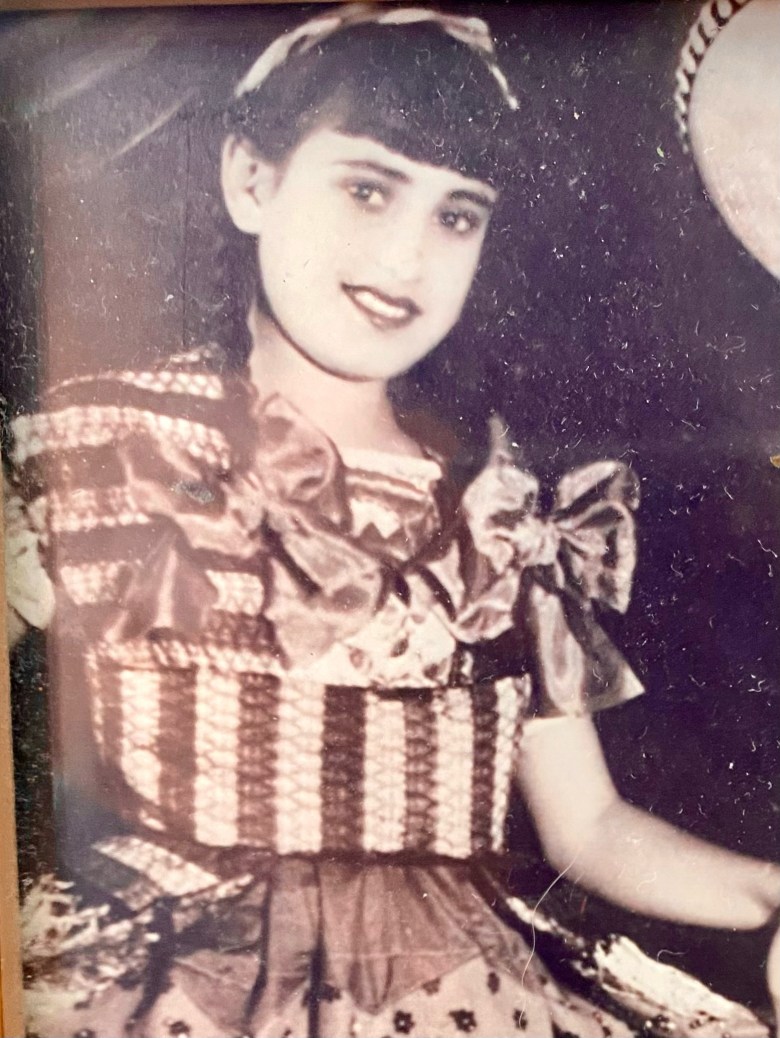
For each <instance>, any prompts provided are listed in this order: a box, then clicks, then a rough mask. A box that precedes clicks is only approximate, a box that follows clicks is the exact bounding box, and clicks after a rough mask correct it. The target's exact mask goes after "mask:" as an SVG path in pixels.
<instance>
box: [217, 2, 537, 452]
mask: <svg viewBox="0 0 780 1038" xmlns="http://www.w3.org/2000/svg"><path fill="white" fill-rule="evenodd" d="M514 118H515V113H514V112H513V111H512V110H511V109H510V107H509V105H508V103H507V99H506V96H505V94H504V93H503V92H502V89H501V87H500V85H499V83H498V81H497V79H496V77H495V76H494V74H493V72H492V71H491V69H490V68H489V67H488V64H487V62H486V61H485V60H484V59H483V58H482V57H481V56H480V54H479V53H478V52H476V51H475V49H474V48H473V47H472V46H470V45H468V44H467V43H465V42H462V41H460V40H458V39H455V38H454V37H452V36H450V35H449V34H448V33H447V32H445V31H444V29H443V28H442V26H441V25H439V24H437V23H436V22H430V21H428V22H425V21H423V22H417V23H412V24H404V25H378V24H376V23H362V24H359V25H354V26H350V27H347V28H344V29H342V30H339V31H337V32H335V33H334V34H332V35H331V36H328V37H325V38H324V39H323V40H321V41H319V42H318V43H317V44H315V45H313V46H311V47H309V49H308V50H305V51H303V52H299V53H296V52H295V51H293V53H291V54H290V56H289V57H288V58H287V59H286V60H285V61H284V62H283V63H282V64H280V65H279V66H277V67H276V68H275V69H273V71H272V72H271V73H270V74H269V75H268V76H267V77H266V78H265V79H264V80H263V81H262V83H261V84H260V85H259V86H258V87H257V88H256V89H254V90H251V91H249V92H247V93H246V94H243V95H242V96H240V97H239V98H237V99H236V100H235V101H234V102H233V103H232V104H231V105H230V106H229V108H228V110H227V112H226V113H225V118H224V130H225V132H226V133H230V134H235V135H236V136H239V137H243V138H245V139H247V140H248V141H250V142H251V143H252V144H253V146H254V147H255V148H256V149H257V150H258V152H259V153H260V154H261V155H262V156H263V157H264V158H265V159H267V160H268V161H270V162H273V163H275V164H280V163H283V162H284V161H285V159H286V158H287V156H288V155H289V154H290V153H291V152H292V150H293V149H294V148H295V147H296V146H297V145H298V144H299V143H300V142H301V141H302V140H303V139H304V138H305V137H306V136H308V135H309V134H310V133H312V132H313V131H314V130H316V129H317V128H318V127H321V126H328V127H330V128H332V129H337V130H339V131H342V132H344V133H348V134H350V135H353V136H367V137H371V138H372V139H374V140H377V141H379V142H380V143H381V144H384V145H385V146H386V147H388V148H390V149H391V150H393V151H398V152H401V153H402V154H404V155H406V156H407V157H408V158H411V159H412V160H414V161H419V162H425V163H427V164H430V165H437V166H446V167H447V168H450V169H454V170H457V171H458V172H460V173H462V174H463V175H464V176H469V177H473V178H474V179H477V180H481V181H484V182H486V183H489V184H491V185H493V186H495V187H497V188H498V189H500V188H501V187H502V186H503V185H504V184H505V183H506V182H507V179H508V178H510V177H511V176H512V173H513V167H514V164H515V162H516V158H515V157H514V155H513V153H512V152H510V147H511V145H512V144H513V142H514V140H515V139H516V136H517V133H516V129H514V127H513V122H512V121H513V120H514ZM223 225H224V226H223V245H222V248H221V250H220V256H219V267H220V273H221V279H222V282H223V284H222V289H223V295H222V302H221V305H220V307H219V312H218V314H217V319H218V322H219V323H220V325H221V328H220V330H219V331H218V332H217V335H216V336H215V337H216V338H218V339H219V340H220V341H222V342H223V344H224V345H225V346H226V348H227V349H228V351H229V353H230V354H231V355H232V359H233V361H234V363H237V364H242V363H244V362H245V360H246V357H247V355H248V351H249V348H250V342H249V335H248V331H247V328H246V315H247V311H248V308H249V306H250V305H251V303H252V302H253V301H255V300H257V301H258V303H259V305H260V306H261V307H263V306H267V304H266V303H265V300H264V299H263V297H262V283H261V281H260V282H258V278H257V266H256V248H255V242H254V239H252V238H250V237H248V236H246V235H243V234H241V233H240V232H238V231H236V230H235V228H234V227H233V226H232V224H229V221H228V220H227V217H226V216H223ZM474 294H475V293H472V299H471V300H470V304H469V307H470V311H471V312H470V314H469V315H468V317H467V319H466V321H465V325H466V327H464V329H463V332H464V336H465V337H466V338H472V337H473V335H474V333H475V331H476V329H477V328H479V327H480V326H483V325H484V323H485V315H484V313H483V314H481V315H480V314H478V313H476V312H475V305H474V304H475V300H474V298H473V296H474ZM258 296H259V299H258ZM469 318H470V319H469ZM467 329H468V330H467ZM432 356H433V357H435V360H432V358H429V359H428V363H426V362H423V364H422V365H418V366H417V367H416V368H415V369H413V370H412V372H410V373H408V374H407V375H406V376H402V377H401V378H400V379H398V380H396V383H395V385H394V386H393V393H392V395H393V400H394V404H395V406H396V410H397V412H398V414H399V418H400V419H401V420H402V421H405V422H408V421H416V419H417V417H419V416H422V415H424V414H425V413H426V405H427V404H429V403H430V404H433V409H434V412H439V413H441V420H439V421H437V420H435V419H434V420H431V419H430V414H429V416H428V417H429V421H428V422H427V423H426V424H427V425H428V428H427V429H426V430H425V431H424V434H423V435H424V438H425V439H427V440H429V441H431V440H433V441H437V442H435V443H434V445H435V446H436V447H437V448H439V449H442V448H443V449H445V450H446V449H447V446H448V445H447V440H448V439H451V438H450V437H448V434H447V433H446V432H445V431H444V430H445V428H446V427H447V426H449V425H450V424H451V420H452V419H453V418H454V419H456V420H457V421H459V422H460V423H461V426H462V424H463V422H464V421H465V422H466V424H467V425H469V426H474V424H475V422H476V409H475V408H474V406H473V404H474V402H475V401H474V400H473V399H472V400H470V401H467V400H466V399H465V397H466V396H467V395H468V394H467V393H466V392H465V385H468V386H469V389H470V391H471V392H470V395H471V397H474V394H475V393H477V392H479V388H480V383H481V378H480V372H479V371H477V370H475V369H474V364H473V362H474V359H475V358H474V350H473V345H470V348H469V351H468V357H469V361H470V364H471V370H470V371H469V375H468V379H467V380H464V383H463V385H462V386H461V387H460V390H461V391H460V392H453V389H452V384H453V377H452V368H453V363H452V361H453V360H454V359H455V358H454V356H453V355H452V348H451V347H450V344H449V343H447V344H443V345H442V346H441V347H440V348H439V349H437V350H436V351H434V354H433V355H432ZM445 383H446V384H447V386H448V388H447V389H444V388H443V387H444V385H445ZM437 398H439V402H440V404H441V406H439V407H437V406H436V400H437ZM459 399H460V403H461V404H462V408H461V410H462V411H464V413H461V414H458V415H454V414H453V413H452V409H453V407H455V408H457V407H458V402H459ZM445 412H447V413H445ZM465 412H468V413H465ZM412 416H414V417H412ZM447 418H449V419H450V421H447V420H446V419H447ZM478 424H479V425H482V424H483V423H478ZM477 440H484V437H483V436H479V435H478V436H477ZM483 446H484V444H483ZM477 454H478V455H479V456H480V457H481V456H482V454H483V449H482V448H481V447H480V448H479V449H478V451H477ZM467 468H471V466H470V465H467Z"/></svg>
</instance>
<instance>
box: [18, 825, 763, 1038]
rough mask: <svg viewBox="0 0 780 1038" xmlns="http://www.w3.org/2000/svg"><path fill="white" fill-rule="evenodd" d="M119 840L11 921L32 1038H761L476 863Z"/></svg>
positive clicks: (699, 994) (39, 890)
mask: <svg viewBox="0 0 780 1038" xmlns="http://www.w3.org/2000/svg"><path fill="white" fill-rule="evenodd" d="M192 859H193V856H192V855H191V854H189V855H188V856H187V857H184V856H182V855H181V854H180V853H178V851H177V850H174V849H172V848H171V847H166V848H162V847H160V846H158V845H156V844H154V843H152V842H150V841H148V840H141V839H138V838H135V837H120V838H114V839H111V840H106V841H103V842H102V843H101V844H98V845H97V846H96V847H94V848H92V850H91V851H90V852H89V854H88V861H87V866H86V868H85V870H84V871H85V875H86V878H87V882H86V883H85V884H84V886H83V888H82V889H79V890H78V891H77V890H76V889H75V888H73V887H71V886H69V885H67V884H64V883H61V882H58V881H56V880H54V879H53V878H52V877H47V878H44V879H43V880H42V881H40V882H39V883H38V885H37V886H36V887H35V888H34V889H33V890H32V891H31V892H30V894H29V896H28V897H27V899H26V904H25V908H24V912H23V928H24V942H25V959H26V971H27V982H28V992H27V1010H28V1023H29V1031H28V1033H29V1034H30V1035H38V1036H40V1038H123V1036H132V1038H168V1036H171V1038H223V1036H224V1038H240V1036H247V1038H248V1036H252V1038H261V1036H262V1038H283V1036H284V1038H347V1036H361V1038H387V1036H395V1035H418V1036H420V1038H439V1036H441V1038H445V1036H447V1038H449V1036H457V1035H464V1034H471V1035H474V1036H477V1038H508V1036H510V1035H513V1034H518V1035H522V1034H525V1035H527V1036H528V1038H548V1036H549V1038H553V1036H557V1038H564V1036H580V1038H627V1036H631V1035H637V1034H640V1033H641V1034H642V1035H666V1036H668V1035H670V1034H671V1035H691V1036H694V1035H695V1036H697V1038H715V1036H718V1038H725V1036H726V1035H729V1036H731V1038H764V1036H766V1035H767V1034H768V1029H767V1027H766V1026H765V1025H764V1024H762V1023H761V1022H760V1021H759V1020H758V1019H757V1018H756V1017H755V1016H754V1015H753V1014H752V1013H750V1012H749V1011H748V1010H745V1009H743V1008H742V1007H739V1006H736V1005H734V1004H733V1003H730V1002H727V1001H726V1000H725V999H721V998H719V997H718V996H715V995H712V993H710V992H709V991H708V990H707V989H706V988H704V987H703V986H702V985H700V984H699V983H698V982H697V981H694V980H692V979H691V978H689V977H687V976H686V975H685V974H682V973H680V972H679V971H677V970H674V969H673V968H671V967H668V966H665V965H660V964H658V963H656V962H655V961H653V960H649V959H647V958H645V957H644V956H642V955H641V953H640V952H639V951H638V949H636V948H635V947H634V946H633V945H631V944H630V942H627V941H625V939H622V938H621V939H619V940H615V939H612V940H609V941H606V942H600V943H597V944H593V943H588V942H586V941H584V940H583V939H582V938H579V937H577V936H575V935H573V934H571V933H569V932H568V931H566V930H564V929H563V928H562V927H560V926H559V925H558V924H557V923H555V922H554V921H553V920H551V919H548V918H546V917H545V916H543V915H542V914H541V913H540V912H539V910H538V907H533V906H529V905H527V904H525V903H524V902H523V901H522V900H520V899H516V898H512V897H510V896H509V895H508V894H507V893H506V891H505V890H503V889H502V887H501V885H500V884H499V883H498V881H497V880H496V879H495V874H494V872H493V871H492V870H491V869H490V868H488V867H487V866H485V865H480V864H477V863H475V862H447V863H443V862H438V863H436V862H431V863H430V864H424V865H423V864H401V863H392V862H360V863H356V862H338V861H330V860H328V861H324V860H314V859H305V858H267V857H266V858H262V857H259V856H258V855H256V854H252V853H251V852H249V853H247V854H244V853H243V852H241V851H231V852H227V853H226V854H220V853H219V852H213V853H210V854H208V855H205V856H201V857H200V858H199V860H198V861H197V862H196V861H193V860H192Z"/></svg>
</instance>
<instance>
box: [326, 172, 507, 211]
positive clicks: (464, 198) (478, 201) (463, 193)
mask: <svg viewBox="0 0 780 1038" xmlns="http://www.w3.org/2000/svg"><path fill="white" fill-rule="evenodd" d="M338 164H339V165H340V166H348V167H349V168H350V169H366V170H370V171H371V172H372V173H379V174H380V176H384V177H388V178H389V179H390V180H396V181H398V182H399V183H401V184H409V183H411V177H409V176H408V175H407V174H406V173H403V172H402V171H401V170H400V169H393V168H392V167H391V166H383V165H382V163H381V162H371V161H370V160H369V159H343V160H340V161H339V163H338ZM447 198H448V199H449V201H450V202H472V203H473V204H474V205H479V206H482V208H483V209H487V210H488V211H490V210H491V209H492V208H493V204H494V203H493V199H492V198H490V197H488V195H486V194H483V193H482V192H481V191H469V190H468V188H457V189H456V190H455V191H450V192H449V193H448V194H447Z"/></svg>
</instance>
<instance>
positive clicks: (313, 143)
mask: <svg viewBox="0 0 780 1038" xmlns="http://www.w3.org/2000/svg"><path fill="white" fill-rule="evenodd" d="M297 153H298V156H299V161H301V162H305V163H310V162H312V161H314V162H315V163H318V164H320V165H322V166H333V167H341V166H343V167H344V168H346V169H350V168H351V169H355V170H360V169H363V170H365V171H367V172H371V171H373V172H374V173H376V174H378V175H382V176H385V177H388V178H389V179H391V180H395V181H397V182H399V183H405V184H415V183H424V184H426V185H427V186H430V187H432V188H435V187H437V186H438V187H440V188H441V189H442V190H446V191H448V192H450V193H452V192H457V191H463V192H468V193H470V194H479V195H480V196H482V197H484V200H485V201H487V202H490V203H492V202H493V201H495V199H496V197H497V195H498V192H497V191H496V189H495V188H494V187H492V186H491V185H490V184H487V183H485V182H484V181H482V180H478V179H476V178H474V177H469V176H466V175H465V174H463V173H462V172H460V171H459V170H457V169H453V168H452V167H451V166H448V165H446V164H442V165H437V164H434V163H428V162H424V161H421V160H419V159H415V158H412V157H410V156H409V155H406V154H405V153H404V152H403V151H400V150H396V149H394V148H391V147H389V146H388V145H387V144H384V143H383V142H382V141H381V140H379V139H377V138H375V137H372V136H370V135H368V134H361V135H355V134H349V133H345V132H344V131H342V130H338V129H335V128H327V127H323V128H321V129H319V130H315V131H314V132H313V133H311V134H310V135H309V136H308V137H306V138H305V139H304V140H303V141H302V142H301V144H300V145H299V146H298V149H297Z"/></svg>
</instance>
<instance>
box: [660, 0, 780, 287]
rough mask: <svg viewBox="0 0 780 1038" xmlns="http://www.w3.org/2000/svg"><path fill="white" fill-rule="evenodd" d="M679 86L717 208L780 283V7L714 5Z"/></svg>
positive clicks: (694, 38)
mask: <svg viewBox="0 0 780 1038" xmlns="http://www.w3.org/2000/svg"><path fill="white" fill-rule="evenodd" d="M686 81H687V86H688V91H689V93H688V96H686V91H685V84H686ZM678 82H679V83H680V84H681V90H680V91H678V96H677V101H678V107H679V109H680V113H681V115H682V122H683V129H684V131H686V132H687V134H688V137H689V141H690V148H691V151H692V152H693V156H694V158H695V160H696V164H697V166H698V168H699V171H700V173H701V177H702V180H703V181H704V184H705V186H706V188H707V191H708V192H709V194H710V196H711V198H712V201H713V202H714V203H715V205H716V206H717V207H718V209H719V210H720V213H721V215H722V216H723V218H724V220H725V221H726V223H727V224H728V225H729V227H730V228H731V230H732V231H733V232H734V234H735V235H736V236H737V237H738V238H739V240H740V241H741V242H742V244H743V245H744V246H745V248H746V249H748V250H749V251H750V252H751V253H752V254H753V255H754V256H755V257H756V259H758V260H759V261H760V262H761V263H762V264H763V265H764V266H765V267H766V268H767V270H769V271H771V273H772V274H774V276H775V277H777V278H780V0H749V2H745V0H742V3H739V2H735V0H716V2H714V3H708V4H707V6H706V8H705V9H704V11H703V12H702V14H701V16H700V18H699V22H698V23H697V25H696V26H694V28H693V29H692V30H691V35H690V36H689V39H688V42H687V44H686V47H685V48H683V53H682V58H681V64H680V68H679V70H678Z"/></svg>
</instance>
